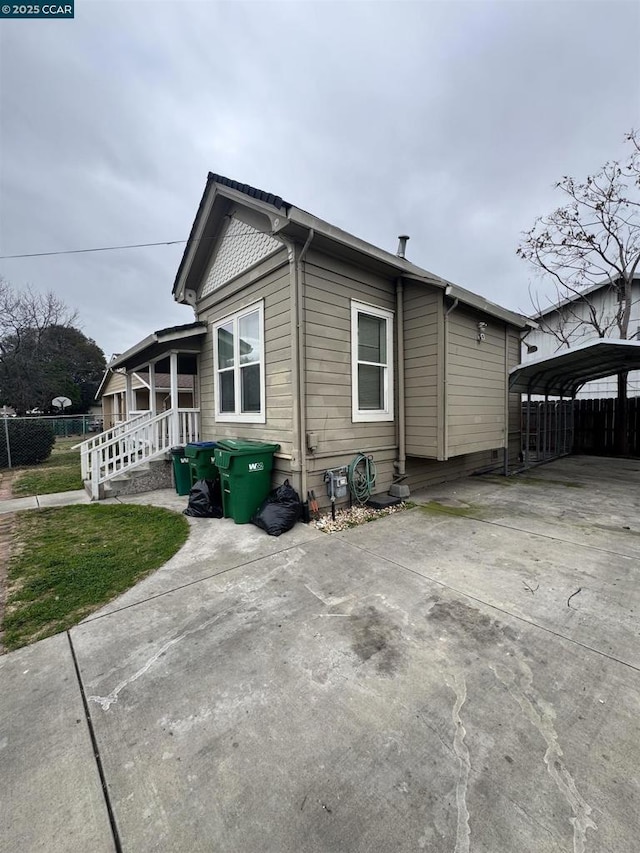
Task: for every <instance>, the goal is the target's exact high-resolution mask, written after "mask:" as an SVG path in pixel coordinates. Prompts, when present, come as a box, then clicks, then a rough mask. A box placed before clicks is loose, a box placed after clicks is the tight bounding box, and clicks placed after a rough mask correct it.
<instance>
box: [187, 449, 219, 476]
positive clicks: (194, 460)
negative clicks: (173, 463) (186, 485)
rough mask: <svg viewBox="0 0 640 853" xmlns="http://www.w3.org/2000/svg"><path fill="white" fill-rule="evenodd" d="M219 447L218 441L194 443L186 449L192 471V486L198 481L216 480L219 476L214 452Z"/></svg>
mask: <svg viewBox="0 0 640 853" xmlns="http://www.w3.org/2000/svg"><path fill="white" fill-rule="evenodd" d="M217 446H218V444H217V442H216V441H192V442H191V443H190V444H187V446H186V447H185V449H184V452H185V456H186V457H187V459H188V460H189V468H190V471H191V485H192V486H193V484H194V483H195V482H196V481H197V480H215V479H216V477H217V476H218V472H217V469H216V460H215V457H214V455H213V454H214V450H215V449H216V447H217Z"/></svg>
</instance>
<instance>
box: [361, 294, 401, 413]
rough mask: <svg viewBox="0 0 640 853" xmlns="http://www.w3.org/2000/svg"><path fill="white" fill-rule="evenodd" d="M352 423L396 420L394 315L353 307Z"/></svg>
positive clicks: (371, 306)
mask: <svg viewBox="0 0 640 853" xmlns="http://www.w3.org/2000/svg"><path fill="white" fill-rule="evenodd" d="M351 402H352V412H351V419H352V421H354V422H367V421H392V420H393V312H392V311H386V310H384V309H383V308H376V307H374V306H373V305H364V304H362V303H360V302H352V303H351Z"/></svg>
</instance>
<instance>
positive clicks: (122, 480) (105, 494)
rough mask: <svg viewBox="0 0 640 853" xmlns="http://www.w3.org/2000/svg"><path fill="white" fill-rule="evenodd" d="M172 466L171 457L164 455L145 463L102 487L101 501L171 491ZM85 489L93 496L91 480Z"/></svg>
mask: <svg viewBox="0 0 640 853" xmlns="http://www.w3.org/2000/svg"><path fill="white" fill-rule="evenodd" d="M171 464H172V463H171V457H170V456H168V457H167V456H166V454H164V455H163V456H161V457H157V458H155V459H150V460H148V461H147V462H143V463H142V464H141V465H138V467H137V468H132V469H130V470H129V471H125V472H124V473H122V474H118V475H116V476H114V477H112V478H111V479H110V480H106V481H105V482H104V483H102V484H101V485H100V494H99V500H106V499H107V498H117V497H121V496H126V495H140V494H143V493H144V492H151V491H154V490H155V489H170V488H171V486H172V484H173V480H172V477H171ZM84 487H85V489H86V491H87V492H88V494H89V495H91V481H90V480H87V481H85V483H84Z"/></svg>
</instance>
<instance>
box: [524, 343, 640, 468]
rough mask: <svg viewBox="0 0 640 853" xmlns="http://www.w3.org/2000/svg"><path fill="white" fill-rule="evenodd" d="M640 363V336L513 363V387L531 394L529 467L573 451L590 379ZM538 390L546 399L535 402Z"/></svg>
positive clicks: (527, 431) (528, 405)
mask: <svg viewBox="0 0 640 853" xmlns="http://www.w3.org/2000/svg"><path fill="white" fill-rule="evenodd" d="M638 368H640V341H621V340H608V339H607V340H604V339H600V340H597V341H591V342H589V343H586V344H583V345H582V346H578V347H573V348H571V349H568V350H566V351H565V352H561V353H556V354H554V355H552V356H549V357H546V358H537V359H533V360H532V361H528V362H525V363H523V364H518V365H517V366H516V367H513V368H512V369H511V370H510V371H509V391H510V392H511V393H518V394H521V395H526V402H525V403H524V404H523V406H522V428H521V446H522V460H523V462H524V465H525V467H528V466H529V465H533V464H536V463H538V462H546V461H549V460H551V459H556V458H558V457H560V456H565V455H566V454H568V453H571V452H572V450H573V436H574V423H573V399H574V398H575V395H576V394H577V393H578V391H579V390H580V388H582V386H583V385H584V384H585V383H587V382H591V381H592V380H595V379H604V378H605V377H607V376H613V375H616V374H619V373H625V372H627V371H629V370H637V369H638ZM532 395H541V396H544V404H540V403H534V402H532V400H531V397H532ZM550 397H553V398H555V399H553V400H550V399H549V398H550Z"/></svg>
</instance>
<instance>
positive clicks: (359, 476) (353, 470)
mask: <svg viewBox="0 0 640 853" xmlns="http://www.w3.org/2000/svg"><path fill="white" fill-rule="evenodd" d="M347 477H348V480H349V489H350V491H351V494H352V495H353V497H354V498H355V499H356V500H357V501H358V503H360V504H364V503H366V502H367V501H368V500H369V498H370V497H371V492H372V491H373V489H374V487H375V485H376V466H375V463H374V461H373V457H371V456H365V454H364V453H358V454H356V456H355V457H354V458H353V460H352V461H351V464H350V465H349V469H348V471H347Z"/></svg>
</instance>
